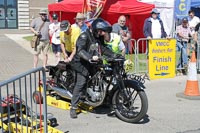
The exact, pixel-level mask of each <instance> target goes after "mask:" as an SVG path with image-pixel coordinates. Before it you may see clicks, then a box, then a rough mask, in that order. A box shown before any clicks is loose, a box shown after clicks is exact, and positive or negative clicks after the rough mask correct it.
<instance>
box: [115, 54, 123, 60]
mask: <svg viewBox="0 0 200 133" xmlns="http://www.w3.org/2000/svg"><path fill="white" fill-rule="evenodd" d="M113 58H115V59H116V58H118V59H124V56H122V55H121V54H115V55H114V57H113Z"/></svg>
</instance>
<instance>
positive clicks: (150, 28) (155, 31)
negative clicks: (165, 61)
mask: <svg viewBox="0 0 200 133" xmlns="http://www.w3.org/2000/svg"><path fill="white" fill-rule="evenodd" d="M159 14H160V13H159V12H158V10H157V9H156V8H154V9H152V11H151V17H149V18H146V19H145V22H144V26H143V33H144V36H145V37H146V38H148V39H152V38H156V39H158V38H167V37H168V36H167V33H166V32H165V29H164V25H163V22H162V20H161V19H160V17H159Z"/></svg>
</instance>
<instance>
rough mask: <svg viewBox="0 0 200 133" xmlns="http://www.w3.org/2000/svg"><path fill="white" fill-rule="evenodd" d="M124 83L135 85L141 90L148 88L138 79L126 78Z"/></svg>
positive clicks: (136, 88)
mask: <svg viewBox="0 0 200 133" xmlns="http://www.w3.org/2000/svg"><path fill="white" fill-rule="evenodd" d="M124 84H125V85H131V86H133V87H134V88H135V90H137V91H141V90H143V89H145V88H146V87H145V86H144V84H142V83H141V82H138V81H136V80H124Z"/></svg>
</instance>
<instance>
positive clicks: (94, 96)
mask: <svg viewBox="0 0 200 133" xmlns="http://www.w3.org/2000/svg"><path fill="white" fill-rule="evenodd" d="M87 93H88V94H89V96H90V97H91V100H92V101H93V102H97V101H100V100H101V93H100V89H99V86H91V87H88V88H87Z"/></svg>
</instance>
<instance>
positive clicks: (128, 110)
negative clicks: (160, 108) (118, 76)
mask: <svg viewBox="0 0 200 133" xmlns="http://www.w3.org/2000/svg"><path fill="white" fill-rule="evenodd" d="M134 87H135V86H133V85H132V84H129V83H126V84H125V90H127V91H126V92H127V93H128V97H129V98H125V94H123V91H121V90H119V89H118V90H117V91H116V92H115V93H114V96H113V99H112V104H113V108H114V111H115V114H116V116H117V117H118V118H119V119H121V120H122V121H125V122H128V123H137V122H139V121H140V120H141V119H143V118H144V117H145V115H146V113H147V110H148V99H147V96H146V94H145V92H144V91H143V90H138V89H137V90H136V89H134ZM127 99H128V100H127Z"/></svg>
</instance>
